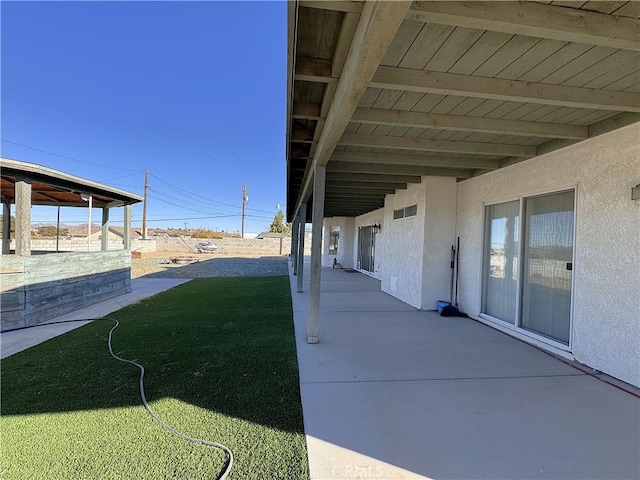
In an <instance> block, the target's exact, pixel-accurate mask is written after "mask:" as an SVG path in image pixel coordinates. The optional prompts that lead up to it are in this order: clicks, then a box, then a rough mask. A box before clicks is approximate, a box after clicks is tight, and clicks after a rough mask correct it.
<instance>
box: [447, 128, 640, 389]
mask: <svg viewBox="0 0 640 480" xmlns="http://www.w3.org/2000/svg"><path fill="white" fill-rule="evenodd" d="M638 183H640V123H637V124H634V125H630V126H628V127H625V128H621V129H619V130H616V131H613V132H610V133H607V134H604V135H601V136H598V137H595V138H592V139H589V140H586V141H584V142H581V143H579V144H576V145H573V146H570V147H567V148H564V149H561V150H557V151H555V152H552V153H549V154H546V155H543V156H541V157H538V158H536V159H533V160H529V161H524V162H521V163H519V164H516V165H513V166H511V167H508V168H504V169H500V170H498V171H495V172H492V173H489V174H486V175H482V176H480V177H476V178H473V179H469V180H465V181H463V182H461V183H459V184H458V197H457V203H458V210H457V235H459V236H460V237H461V254H460V259H461V263H460V291H459V295H460V307H461V309H462V310H463V311H466V312H467V313H469V315H471V316H474V317H475V316H477V315H478V314H479V313H480V299H481V285H482V281H481V271H482V238H483V237H482V234H483V215H484V205H485V204H486V203H496V202H502V201H509V200H514V199H518V198H520V197H523V196H530V195H537V194H542V193H548V192H553V191H559V190H565V189H570V188H575V189H576V209H575V213H576V230H575V245H574V248H575V263H574V268H573V272H574V277H573V288H574V295H573V316H572V344H571V347H572V353H573V355H574V356H575V358H576V360H578V361H579V362H582V363H584V364H586V365H588V366H590V367H593V368H595V369H597V370H601V371H603V372H605V373H608V374H610V375H612V376H614V377H617V378H619V379H621V380H624V381H625V382H628V383H631V384H634V385H638V386H640V207H639V206H637V205H635V204H634V203H633V202H632V201H631V188H632V187H633V186H635V185H636V184H638Z"/></svg>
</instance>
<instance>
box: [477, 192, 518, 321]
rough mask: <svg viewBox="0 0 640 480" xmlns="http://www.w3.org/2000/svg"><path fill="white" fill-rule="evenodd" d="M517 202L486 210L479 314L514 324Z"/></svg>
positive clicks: (516, 287) (516, 279)
mask: <svg viewBox="0 0 640 480" xmlns="http://www.w3.org/2000/svg"><path fill="white" fill-rule="evenodd" d="M519 224H520V202H519V201H515V202H508V203H501V204H498V205H489V206H488V207H486V214H485V239H484V248H485V252H484V259H485V265H484V282H483V283H484V288H483V289H482V311H483V312H484V313H486V314H487V315H490V316H492V317H494V318H497V319H500V320H502V321H504V322H508V323H511V324H513V325H515V323H516V294H517V291H518V250H519V247H518V234H519V231H518V230H519V227H520V226H519Z"/></svg>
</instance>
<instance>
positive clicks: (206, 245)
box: [196, 242, 218, 253]
mask: <svg viewBox="0 0 640 480" xmlns="http://www.w3.org/2000/svg"><path fill="white" fill-rule="evenodd" d="M196 250H197V251H198V253H212V252H215V251H216V250H218V247H217V245H216V244H215V243H213V242H200V243H199V244H198V245H196Z"/></svg>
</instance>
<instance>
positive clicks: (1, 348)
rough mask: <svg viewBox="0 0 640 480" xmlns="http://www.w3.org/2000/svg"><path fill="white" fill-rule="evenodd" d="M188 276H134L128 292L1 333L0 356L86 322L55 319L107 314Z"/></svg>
mask: <svg viewBox="0 0 640 480" xmlns="http://www.w3.org/2000/svg"><path fill="white" fill-rule="evenodd" d="M188 281H189V280H188V279H179V278H134V279H132V280H131V292H129V293H126V294H124V295H119V296H117V297H113V298H109V299H107V300H104V301H102V302H100V303H96V304H94V305H88V306H86V307H84V308H80V309H78V310H75V311H73V312H70V313H67V314H65V315H60V316H58V317H55V318H51V319H49V320H45V321H44V322H42V323H40V324H39V325H42V326H38V327H37V328H27V329H22V330H12V331H9V332H3V333H1V334H0V358H6V357H8V356H10V355H13V354H14V353H18V352H21V351H22V350H26V349H27V348H30V347H33V346H35V345H38V344H39V343H42V342H45V341H47V340H49V339H50V338H53V337H57V336H58V335H62V334H63V333H66V332H69V331H71V330H74V329H76V328H79V327H81V326H83V325H86V324H87V323H89V322H88V321H87V322H73V323H65V324H56V325H48V324H50V323H54V322H64V321H68V320H79V319H84V318H100V317H104V316H106V315H109V314H110V313H112V312H115V311H116V310H120V309H121V308H124V307H126V306H127V305H131V304H133V303H136V302H139V301H140V300H143V299H145V298H147V297H151V296H153V295H156V294H158V293H160V292H164V291H165V290H169V289H170V288H173V287H177V286H178V285H181V284H183V283H185V282H188Z"/></svg>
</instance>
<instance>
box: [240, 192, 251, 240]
mask: <svg viewBox="0 0 640 480" xmlns="http://www.w3.org/2000/svg"><path fill="white" fill-rule="evenodd" d="M248 201H249V197H248V196H247V186H246V185H243V186H242V233H241V234H240V238H244V205H245V203H247V202H248Z"/></svg>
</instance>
